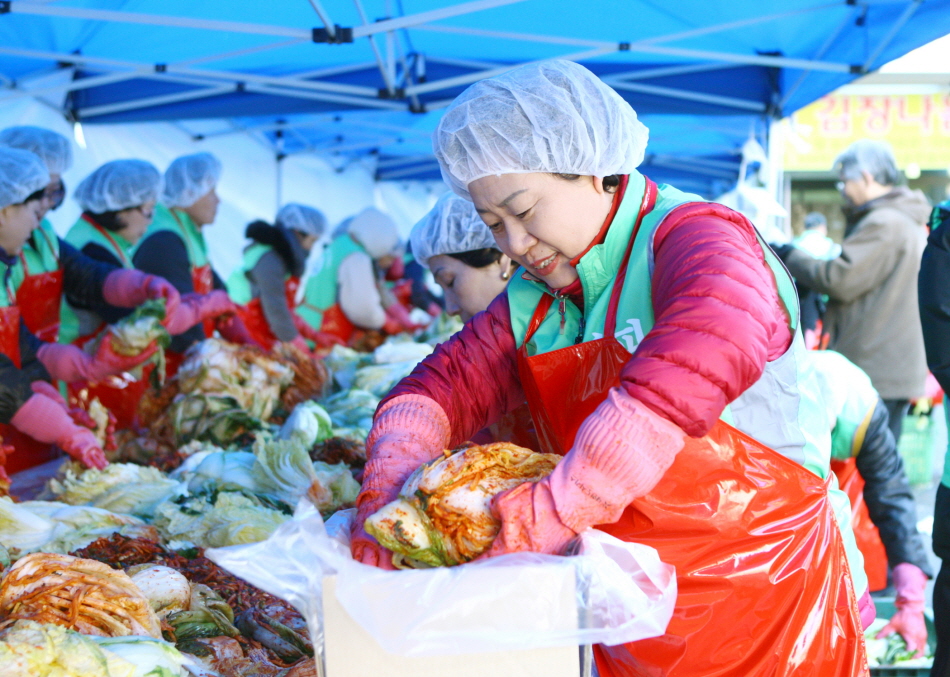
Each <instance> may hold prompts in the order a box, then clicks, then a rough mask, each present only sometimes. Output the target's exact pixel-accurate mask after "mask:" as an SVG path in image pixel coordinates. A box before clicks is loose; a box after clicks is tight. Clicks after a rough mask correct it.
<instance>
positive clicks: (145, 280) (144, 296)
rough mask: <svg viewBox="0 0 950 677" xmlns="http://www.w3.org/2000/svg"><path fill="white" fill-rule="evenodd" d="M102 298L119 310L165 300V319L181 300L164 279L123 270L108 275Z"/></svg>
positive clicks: (170, 284)
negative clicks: (151, 301)
mask: <svg viewBox="0 0 950 677" xmlns="http://www.w3.org/2000/svg"><path fill="white" fill-rule="evenodd" d="M102 296H103V297H104V298H105V300H106V303H108V304H109V305H113V306H118V307H119V308H134V307H135V306H140V305H142V304H143V303H145V302H146V301H148V300H149V299H165V315H166V317H168V316H171V315H174V314H175V311H176V310H177V309H178V303H179V302H180V299H181V297H180V296H179V294H178V290H177V289H175V287H173V286H172V283H171V282H169V281H168V280H166V279H165V278H163V277H158V276H157V275H146V274H145V273H143V272H142V271H140V270H128V269H125V268H120V269H119V270H113V271H112V272H111V273H109V275H108V277H106V282H105V284H104V285H103V286H102Z"/></svg>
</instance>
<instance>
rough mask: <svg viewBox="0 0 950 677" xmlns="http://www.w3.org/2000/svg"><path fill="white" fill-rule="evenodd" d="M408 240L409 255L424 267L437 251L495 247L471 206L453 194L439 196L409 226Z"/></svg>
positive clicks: (452, 252)
mask: <svg viewBox="0 0 950 677" xmlns="http://www.w3.org/2000/svg"><path fill="white" fill-rule="evenodd" d="M409 242H410V244H411V245H412V256H413V258H415V260H416V261H418V262H419V263H420V264H421V265H423V266H425V267H426V268H428V267H429V259H431V258H432V257H433V256H439V255H440V254H460V253H462V252H470V251H474V250H476V249H489V248H490V249H498V245H497V244H495V238H494V237H493V236H492V234H491V231H490V230H488V226H486V225H485V222H484V221H482V217H481V216H479V215H478V212H476V211H475V205H473V204H472V203H471V202H469V201H468V200H465V199H463V198H460V197H459V196H458V195H456V194H455V193H446V194H445V195H443V196H442V197H440V198H439V201H438V202H436V203H435V206H434V207H433V208H432V210H431V211H430V212H429V213H428V214H426V215H425V216H423V217H422V219H420V221H419V223H417V224H416V225H415V226H413V228H412V233H410V235H409Z"/></svg>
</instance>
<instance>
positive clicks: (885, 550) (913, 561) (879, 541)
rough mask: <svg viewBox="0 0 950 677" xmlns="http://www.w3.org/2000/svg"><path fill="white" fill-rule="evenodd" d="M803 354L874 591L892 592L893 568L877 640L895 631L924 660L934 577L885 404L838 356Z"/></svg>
mask: <svg viewBox="0 0 950 677" xmlns="http://www.w3.org/2000/svg"><path fill="white" fill-rule="evenodd" d="M806 357H807V360H808V363H809V364H810V366H811V368H812V373H813V374H814V377H815V379H816V380H815V387H817V388H818V389H819V390H820V391H821V393H822V396H823V399H824V402H825V404H826V406H827V407H828V413H829V418H830V419H831V420H832V422H833V424H834V427H833V428H832V431H831V459H832V460H831V469H832V470H833V471H834V473H835V475H836V476H837V477H838V482H839V484H840V485H841V487H842V489H844V491H845V492H846V493H847V494H848V496H849V497H850V498H851V510H852V515H853V520H852V525H853V528H854V532H855V537H856V538H857V541H858V547H859V548H860V549H861V552H862V553H863V555H864V564H865V572H866V573H867V575H868V581H869V583H870V585H869V587H870V589H871V591H872V592H873V591H878V590H883V589H884V588H886V587H887V579H888V567H890V569H891V580H892V582H893V585H894V589H895V593H894V597H895V607H896V609H897V611H896V613H895V614H894V616H893V617H892V618H891V622H890V623H889V624H888V625H887V626H885V627H884V628H882V629H881V630H880V632H879V633H878V637H881V638H882V637H886V636H888V635H890V634H892V633H894V632H897V633H899V634H900V635H901V636H902V637H903V638H904V640H905V641H906V642H907V649H908V651H914V652H916V653H919V655H921V656H922V655H923V653H924V651H925V650H926V649H927V625H926V623H925V622H924V601H925V593H926V587H927V579H928V578H933V573H932V571H931V568H930V561H929V558H928V556H927V549H926V546H925V545H924V540H923V537H922V536H921V534H920V532H919V531H918V529H917V506H916V503H915V502H914V494H913V492H912V491H911V488H910V483H909V482H908V480H907V474H906V473H905V472H904V464H903V460H902V459H901V456H900V453H899V452H898V450H897V442H896V441H895V440H894V436H893V435H892V434H891V431H890V427H889V424H890V421H889V419H888V413H887V407H886V405H885V404H884V402H883V400H881V397H880V395H878V393H877V391H876V390H875V389H874V386H873V385H872V384H871V379H870V377H868V375H867V374H865V373H864V371H863V370H862V369H861V368H860V367H859V366H857V365H856V364H854V363H853V362H851V361H850V360H849V359H848V358H847V357H845V356H844V355H842V354H841V353H838V352H835V351H833V350H809V351H808V352H807V353H806Z"/></svg>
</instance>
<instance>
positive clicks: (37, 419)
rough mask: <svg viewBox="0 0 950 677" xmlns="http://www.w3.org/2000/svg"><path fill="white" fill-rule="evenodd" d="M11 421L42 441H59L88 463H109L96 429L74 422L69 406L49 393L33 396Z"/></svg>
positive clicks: (17, 427) (60, 445) (60, 446)
mask: <svg viewBox="0 0 950 677" xmlns="http://www.w3.org/2000/svg"><path fill="white" fill-rule="evenodd" d="M10 423H11V424H12V425H13V427H14V428H16V429H17V430H19V431H20V432H22V433H25V434H27V435H29V436H30V437H32V438H33V439H35V440H37V441H39V442H45V443H47V444H55V445H57V446H58V447H59V448H60V449H62V450H63V451H65V452H66V453H67V454H69V455H70V456H72V457H73V458H75V459H76V460H77V461H79V462H80V463H82V464H83V465H85V466H86V467H89V468H98V469H99V470H102V469H103V468H105V467H106V466H107V465H108V464H109V462H108V461H107V460H106V456H105V454H104V453H102V449H100V448H99V442H98V440H96V436H95V435H93V434H92V431H90V430H87V429H86V428H82V427H80V426H78V425H76V424H75V423H73V420H72V419H71V418H70V416H69V413H68V412H67V411H66V408H65V407H63V406H62V405H61V404H60V403H58V402H56V401H55V400H52V399H50V398H49V397H47V396H46V395H42V394H39V393H36V394H34V395H33V396H32V397H30V399H28V400H27V401H26V402H25V403H24V404H23V406H22V407H20V408H19V410H17V413H16V414H15V415H14V416H13V419H12V420H11V421H10Z"/></svg>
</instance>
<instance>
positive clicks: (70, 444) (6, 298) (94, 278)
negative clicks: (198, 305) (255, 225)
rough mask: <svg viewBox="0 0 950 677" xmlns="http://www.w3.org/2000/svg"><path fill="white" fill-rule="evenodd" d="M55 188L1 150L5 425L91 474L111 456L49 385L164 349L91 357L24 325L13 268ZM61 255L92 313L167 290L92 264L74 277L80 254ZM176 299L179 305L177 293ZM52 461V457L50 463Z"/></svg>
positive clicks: (25, 160) (27, 161) (111, 369)
mask: <svg viewBox="0 0 950 677" xmlns="http://www.w3.org/2000/svg"><path fill="white" fill-rule="evenodd" d="M48 183H49V172H47V170H46V168H45V167H44V165H43V163H42V161H41V160H40V159H39V158H38V157H37V156H36V155H34V154H33V153H30V152H28V151H25V150H19V149H13V148H0V265H2V267H3V281H4V287H5V291H6V293H5V294H2V295H0V424H4V425H6V424H10V425H12V426H13V428H14V429H15V430H17V431H19V432H21V433H24V434H25V435H27V436H28V437H30V438H32V439H34V440H37V441H39V442H42V443H45V444H56V445H58V446H59V447H60V448H61V449H63V450H64V451H66V452H67V453H68V454H69V455H71V456H73V457H74V458H76V459H78V460H79V461H81V462H82V463H84V464H85V465H87V466H90V467H97V468H101V467H104V466H105V464H106V460H105V456H104V455H103V453H102V449H101V448H100V447H99V443H98V441H97V440H96V438H95V436H94V435H93V434H92V433H91V432H90V431H89V430H88V429H85V428H82V427H80V426H78V425H76V424H75V423H73V421H72V419H71V418H70V416H69V413H68V412H67V410H66V406H65V403H64V402H63V401H62V399H61V398H60V397H59V394H58V392H57V391H56V389H55V388H53V387H52V386H51V385H50V384H49V383H48V381H50V380H51V379H59V380H62V381H67V382H72V381H78V380H84V379H88V380H98V379H101V378H105V377H106V376H108V375H111V374H116V373H120V372H123V371H126V370H127V369H131V368H133V367H135V366H137V365H138V364H140V363H142V362H143V361H144V360H146V359H148V358H149V357H150V356H151V355H152V354H153V353H154V352H155V350H156V346H155V344H154V343H153V344H152V345H150V346H149V347H148V348H147V349H146V350H144V351H143V352H142V353H140V354H139V355H133V356H123V355H118V354H117V353H115V352H114V351H113V350H112V343H111V342H110V341H103V342H102V343H101V344H100V346H99V347H98V349H97V350H96V352H95V354H93V355H89V354H86V353H84V352H83V351H81V350H80V349H79V348H77V347H75V346H67V345H62V344H57V343H44V342H42V341H40V340H39V339H38V338H36V336H34V335H33V334H32V333H30V331H29V330H28V329H27V328H26V325H25V324H24V323H23V322H22V321H21V317H20V308H19V307H18V305H17V303H16V298H15V295H14V293H13V290H12V288H11V286H10V278H11V277H12V275H11V272H12V269H13V268H14V267H15V266H16V265H18V263H19V261H18V258H17V257H18V255H19V254H20V252H21V251H22V249H23V245H24V244H25V243H26V241H27V239H28V238H29V236H30V234H31V233H32V232H33V230H34V229H35V228H36V227H37V226H38V225H39V220H40V213H41V212H42V211H43V201H44V198H43V191H44V190H45V187H46V185H47V184H48ZM61 253H62V254H63V258H62V260H63V263H64V265H65V270H66V278H67V279H69V278H70V277H75V278H76V279H80V280H82V281H84V283H85V284H84V285H82V286H80V287H77V288H76V289H72V288H70V287H69V286H67V291H68V294H69V298H70V300H71V301H75V302H76V303H77V304H80V305H85V306H88V307H98V306H101V305H103V304H104V303H114V304H116V305H120V304H121V303H128V302H129V301H135V302H136V303H138V302H142V301H144V300H145V298H144V296H141V290H142V289H144V288H147V287H148V286H149V285H150V284H151V285H153V286H154V288H155V289H156V290H161V288H162V281H156V280H152V281H147V282H145V283H144V284H143V283H142V278H144V277H145V276H142V275H141V274H140V273H137V272H135V273H134V279H135V281H136V282H137V284H130V283H129V280H130V279H132V278H131V277H130V276H129V275H125V274H124V273H125V271H117V270H115V269H114V268H112V267H111V266H107V265H104V264H97V263H96V262H94V261H88V259H85V257H82V258H83V259H85V260H86V263H85V264H83V265H84V269H83V270H81V271H80V272H78V273H70V270H71V266H74V265H76V263H75V261H76V260H77V258H78V257H79V255H78V254H77V253H76V252H75V250H74V249H72V247H70V246H69V245H65V244H62V246H61ZM170 296H171V297H172V298H174V300H175V301H177V298H178V297H177V293H174V289H172V290H171V292H170ZM9 432H10V431H9V429H7V428H4V429H2V430H0V435H3V437H4V441H5V442H6V443H7V444H13V445H14V447H15V448H16V449H17V450H18V451H19V452H20V453H19V454H17V456H21V458H19V459H8V466H7V467H8V468H10V469H12V467H13V466H12V465H11V463H15V464H16V465H17V466H19V467H29V465H30V462H29V461H30V460H35V459H23V458H22V456H23V454H25V453H27V447H26V445H25V444H24V445H21V444H20V443H19V441H18V440H17V439H15V436H14V435H10V434H9ZM45 460H48V459H46V458H44V459H41V462H42V461H45Z"/></svg>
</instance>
